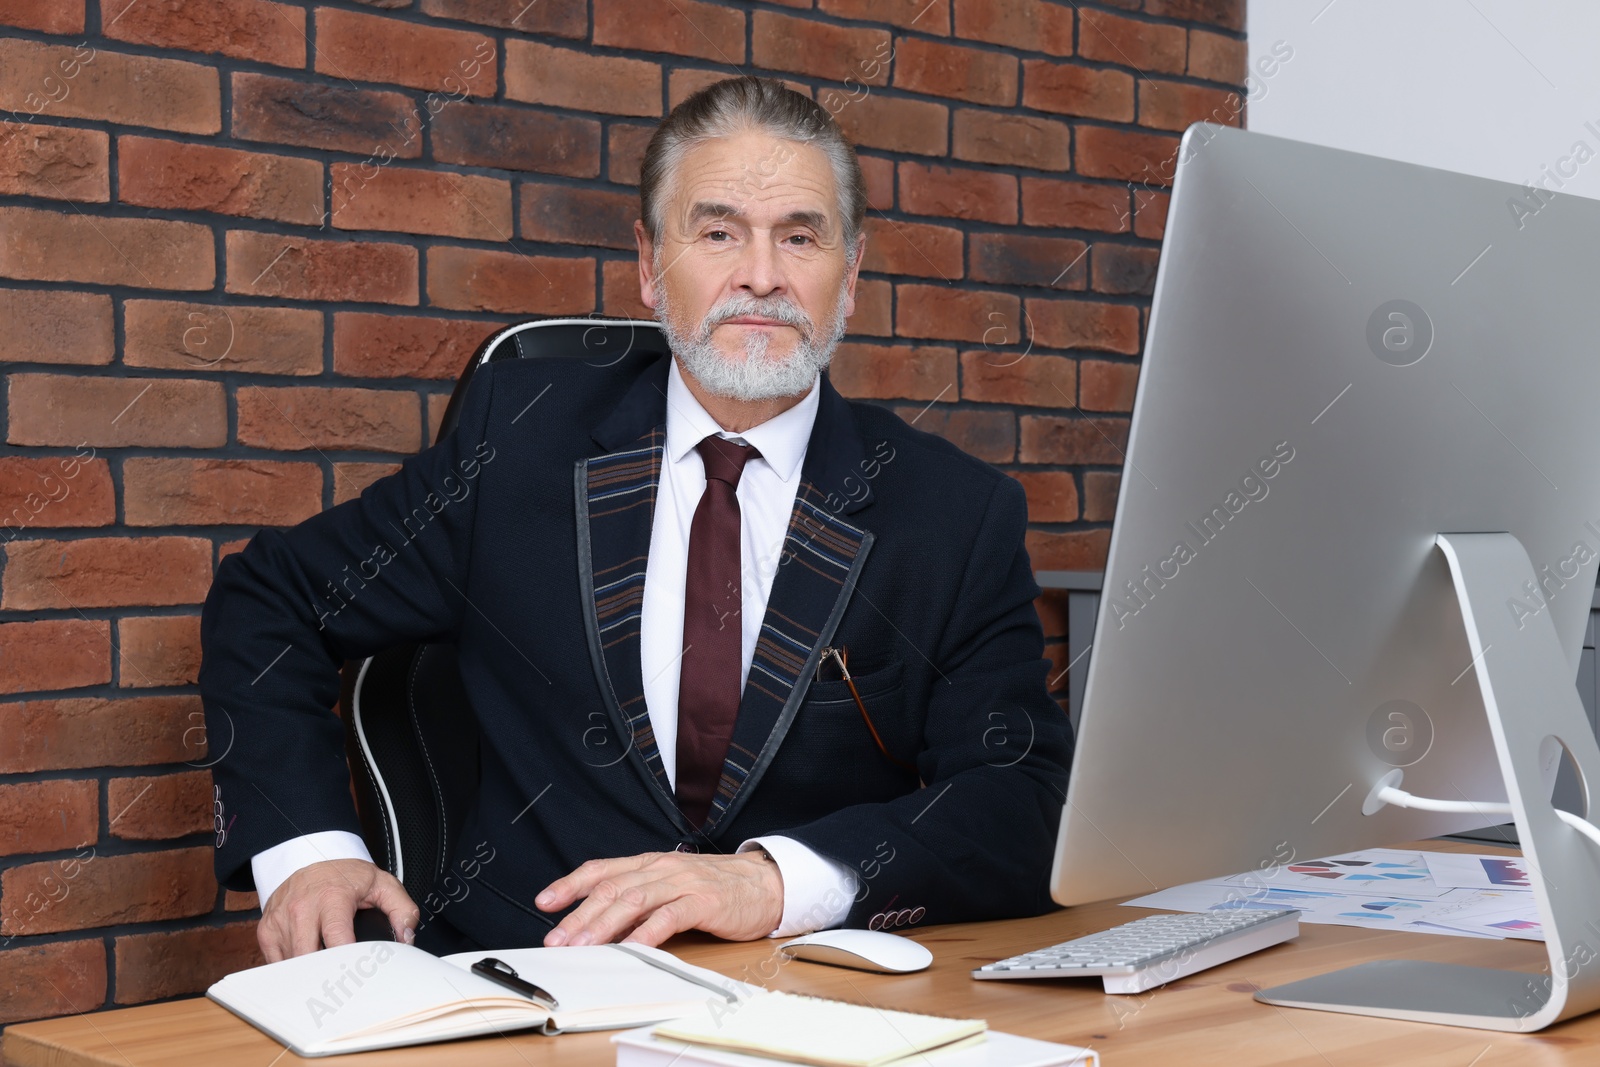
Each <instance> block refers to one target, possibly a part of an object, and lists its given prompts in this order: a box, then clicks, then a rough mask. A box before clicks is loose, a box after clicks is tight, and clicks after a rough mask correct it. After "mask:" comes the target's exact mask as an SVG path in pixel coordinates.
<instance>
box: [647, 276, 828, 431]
mask: <svg viewBox="0 0 1600 1067" xmlns="http://www.w3.org/2000/svg"><path fill="white" fill-rule="evenodd" d="M657 277H658V278H659V277H660V272H659V269H658V271H657ZM847 295H848V293H847V291H846V289H845V288H844V286H840V288H839V299H838V301H837V302H836V303H835V305H834V308H833V322H832V324H831V329H830V330H829V331H828V334H827V335H826V336H824V337H820V338H819V337H818V336H817V328H816V324H815V323H814V322H812V321H811V316H809V315H807V314H806V313H805V312H804V311H802V310H801V309H800V308H799V307H798V306H797V305H795V304H791V303H789V302H788V301H787V300H759V299H757V298H756V297H753V296H750V295H748V294H736V295H734V296H730V297H729V298H728V299H726V300H724V301H723V302H721V303H720V304H717V305H715V306H713V307H712V308H711V310H710V311H708V312H707V313H706V317H705V319H704V320H703V321H702V322H701V323H700V326H699V328H698V329H696V331H695V333H694V336H692V337H685V336H684V335H683V334H682V333H680V332H679V331H678V329H677V327H676V326H675V325H673V322H672V312H671V309H670V308H669V307H668V305H667V295H666V289H665V287H664V286H660V285H658V286H657V288H656V307H655V317H656V321H657V322H659V323H660V324H661V332H662V333H664V334H666V337H667V345H668V346H669V347H670V348H671V349H672V353H673V355H675V356H677V357H678V359H680V360H681V361H682V366H683V369H684V370H685V371H687V372H688V373H689V374H691V375H693V377H694V379H695V381H697V382H699V383H700V386H701V387H702V388H703V389H705V390H706V391H707V392H709V393H711V394H712V395H714V396H723V397H728V398H730V399H733V400H771V399H774V398H777V397H787V396H796V395H798V394H802V393H805V392H807V391H809V390H810V388H811V386H812V384H813V383H815V382H816V380H817V375H818V374H820V373H821V372H822V371H823V370H825V369H826V368H827V366H828V363H829V362H830V361H831V360H832V359H833V352H834V349H836V348H838V346H839V340H840V338H842V337H844V334H845V315H844V306H845V299H846V297H847ZM746 315H755V316H760V317H761V318H767V319H775V320H777V321H778V322H782V323H785V324H787V325H789V326H793V327H795V328H797V329H798V330H799V333H800V340H799V341H798V342H797V343H796V344H795V348H794V352H793V353H792V354H791V355H790V356H789V357H788V358H787V359H779V358H777V357H772V358H769V357H768V349H770V348H771V341H772V335H771V334H770V333H769V332H767V331H765V330H757V331H752V332H751V333H750V334H749V336H748V337H747V339H746V341H745V347H744V358H743V359H738V358H729V357H728V356H727V355H725V354H724V353H723V352H722V350H721V349H719V348H718V347H717V346H716V344H715V343H714V342H713V341H712V340H711V331H712V330H713V329H714V328H716V327H717V326H718V325H720V324H721V323H723V322H726V321H727V320H728V319H736V318H741V317H743V316H746Z"/></svg>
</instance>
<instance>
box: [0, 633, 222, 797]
mask: <svg viewBox="0 0 1600 1067" xmlns="http://www.w3.org/2000/svg"><path fill="white" fill-rule="evenodd" d="M67 621H71V622H73V623H74V624H75V625H78V626H80V627H82V628H84V629H88V628H90V627H91V626H92V627H94V628H95V629H96V630H97V631H98V634H99V637H98V641H99V645H100V647H101V649H102V651H101V656H102V658H103V660H104V662H105V663H106V665H107V671H106V674H105V678H104V679H103V680H105V681H109V680H110V670H109V665H110V654H109V653H110V628H109V624H108V623H106V622H104V621H96V622H94V623H89V622H85V621H82V620H61V621H59V622H57V621H52V622H35V623H0V631H4V629H5V627H7V626H34V627H39V628H40V631H43V629H44V628H46V627H52V626H60V625H62V623H64V622H67ZM45 638H50V642H51V643H50V647H51V648H52V649H53V655H62V654H64V653H65V652H67V651H68V650H70V648H71V647H72V646H71V642H70V641H68V640H66V639H65V636H64V635H51V634H46V633H44V632H39V631H36V636H35V640H42V639H45ZM6 643H7V638H6V637H5V635H4V634H3V632H0V655H3V654H4V649H5V647H6ZM6 677H7V675H6V674H5V673H4V672H0V679H4V678H6ZM206 740H207V738H206V729H205V715H204V713H203V712H202V711H201V709H200V698H199V697H197V696H182V697H179V696H160V697H136V698H131V699H116V700H113V699H107V698H105V697H76V698H71V699H62V700H31V701H26V702H23V703H20V704H0V773H5V774H25V773H28V772H31V771H59V770H74V769H77V768H80V767H138V766H146V765H149V764H152V763H177V762H180V761H188V762H199V761H202V760H204V759H205V758H206V751H207V747H208V746H207V744H206ZM227 743H228V740H227V738H226V737H224V738H220V739H219V740H218V743H217V744H218V751H219V753H220V752H221V751H222V750H223V749H225V748H226V746H227Z"/></svg>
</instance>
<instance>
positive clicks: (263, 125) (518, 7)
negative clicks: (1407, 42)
mask: <svg viewBox="0 0 1600 1067" xmlns="http://www.w3.org/2000/svg"><path fill="white" fill-rule="evenodd" d="M0 23H4V24H6V25H5V28H4V29H3V30H0V109H4V110H3V113H0V120H4V121H3V122H0V361H3V362H4V363H5V364H7V365H6V366H5V367H4V368H0V369H3V372H4V377H5V379H6V381H5V400H4V405H3V407H0V418H3V420H4V421H3V431H4V437H5V449H4V455H3V456H0V552H3V567H4V570H3V572H0V1022H8V1021H16V1020H19V1019H30V1018H37V1017H42V1016H50V1015H57V1014H62V1013H66V1012H69V1011H83V1010H90V1009H94V1008H100V1007H109V1006H113V1005H119V1004H135V1003H140V1002H144V1001H149V1000H153V999H158V998H162V997H170V996H176V995H181V994H189V993H194V992H197V991H199V990H201V989H203V988H204V987H205V986H206V985H207V984H208V983H209V982H211V981H212V980H214V979H215V978H216V977H218V976H219V975H221V974H222V973H224V972H225V971H227V970H230V969H233V968H235V967H238V966H241V965H244V964H247V963H250V962H252V961H253V960H254V959H255V951H254V935H253V923H252V916H253V915H254V914H255V912H254V907H255V900H254V898H253V897H248V896H243V895H238V894H230V893H222V892H219V891H218V887H217V885H216V883H215V881H214V880H213V878H212V874H211V848H210V846H211V825H212V819H211V790H210V781H209V777H208V774H207V772H206V771H205V770H204V765H205V763H206V760H207V750H206V745H205V740H206V739H205V735H204V731H203V730H202V729H200V724H201V719H200V705H199V700H198V698H197V697H196V695H195V688H194V680H195V670H196V665H197V660H198V658H199V651H198V618H199V615H198V613H199V605H200V603H201V602H202V600H203V598H204V596H205V593H206V589H207V586H208V584H209V582H210V580H211V575H212V571H213V568H214V567H215V564H216V560H217V558H218V557H219V556H221V555H224V554H226V553H228V552H230V551H233V550H235V549H236V548H237V547H238V546H239V545H240V544H242V543H243V541H244V540H245V539H247V538H248V537H249V536H250V535H251V533H252V532H253V531H254V529H256V528H257V527H260V526H264V525H283V524H291V523H294V522H297V521H299V520H301V519H304V518H306V517H307V516H309V515H312V514H314V513H316V512H317V511H319V510H321V509H323V508H326V507H329V506H331V505H333V504H335V503H337V502H339V501H342V500H345V499H347V498H349V497H351V496H353V495H355V494H356V493H358V492H359V491H360V490H361V488H362V487H363V486H365V485H366V484H368V483H369V482H371V481H372V480H373V479H374V478H376V477H379V476H380V475H382V474H384V473H385V472H387V471H389V470H392V469H393V468H394V465H395V463H396V461H397V460H398V459H399V458H400V457H402V456H404V455H406V454H408V453H411V452H414V451H415V450H417V449H418V448H420V447H421V446H422V445H423V444H424V442H426V441H428V440H430V439H431V436H432V433H433V428H434V427H435V426H436V425H437V421H438V419H439V417H440V415H441V413H442V411H443V406H444V402H445V399H446V397H447V395H448V393H449V390H450V387H451V384H452V382H453V380H454V378H455V377H456V374H457V373H458V371H459V370H460V368H461V366H462V364H463V363H464V361H465V359H466V357H467V355H468V353H469V352H470V351H471V350H472V349H473V347H474V346H475V345H476V344H477V343H478V342H479V341H480V340H481V339H482V338H483V337H484V336H485V335H486V334H487V333H488V332H489V331H490V330H492V329H493V328H494V327H495V326H496V325H498V324H500V323H502V322H506V321H509V320H511V319H514V318H516V317H518V316H522V315H525V314H528V313H556V312H562V313H565V312H586V311H591V310H597V309H598V310H601V311H604V312H607V313H610V314H629V313H638V314H642V313H645V312H644V309H643V308H642V307H641V306H640V305H639V303H638V288H637V283H636V273H635V270H636V268H635V263H634V255H633V252H632V248H633V239H632V236H631V223H632V220H633V219H634V217H635V216H636V214H637V199H638V198H637V191H636V186H637V181H638V172H639V159H640V155H641V153H642V151H643V148H644V144H645V141H646V139H647V138H648V137H649V134H650V131H651V129H652V127H653V124H654V123H655V122H656V121H657V120H658V119H659V118H660V117H661V116H662V115H663V114H664V113H665V112H666V111H667V110H668V109H669V108H670V107H671V106H672V105H673V104H675V103H677V102H678V101H679V100H681V99H683V98H684V97H685V96H686V95H687V94H688V93H690V92H692V91H693V90H694V89H695V88H697V87H699V86H701V85H704V84H706V83H707V82H709V81H712V80H715V79H717V78H719V77H722V76H724V75H725V74H726V73H728V72H731V71H734V70H736V69H739V70H746V71H762V72H770V73H775V74H779V75H781V76H782V77H784V78H785V79H787V80H788V81H789V82H790V83H791V84H793V85H794V86H795V87H797V88H799V89H801V90H802V91H804V92H806V93H808V94H810V95H812V96H813V97H814V98H816V99H818V100H820V101H821V102H822V103H824V104H825V105H826V106H827V107H828V108H829V110H830V111H833V112H834V113H836V114H837V116H838V118H839V121H840V122H841V124H842V125H843V127H844V129H845V130H846V132H847V133H848V134H849V135H850V137H851V138H852V139H853V140H854V141H855V142H856V143H857V144H859V146H860V148H861V162H862V165H863V167H864V169H865V171H866V175H867V179H868V185H869V188H870V190H871V201H872V202H871V211H870V213H869V218H868V223H867V228H868V240H867V252H866V260H865V264H864V268H863V273H862V279H861V283H860V301H859V308H858V311H857V313H856V316H855V318H854V319H853V320H852V323H851V330H850V337H849V340H848V341H847V343H846V344H844V345H843V346H842V347H841V349H840V351H839V354H838V357H837V359H836V361H835V365H834V370H833V377H834V381H835V382H836V383H837V384H838V386H839V387H840V389H841V390H842V391H843V392H845V393H846V394H848V395H853V396H857V397H863V398H871V399H873V400H875V401H877V402H880V403H883V404H886V405H889V406H891V407H892V408H894V409H895V410H896V411H899V412H901V413H902V414H904V415H905V416H906V417H907V418H908V419H911V418H915V419H916V420H917V425H918V426H921V427H924V428H926V429H929V430H931V431H933V432H936V433H941V434H944V435H946V436H947V437H949V438H951V439H952V440H954V441H956V442H957V443H959V444H960V445H961V446H962V447H964V448H966V449H968V450H969V451H971V452H973V453H974V454H976V455H978V456H981V457H982V458H984V459H986V460H989V461H990V462H992V463H995V464H996V465H998V466H999V467H1001V468H1002V469H1004V470H1006V471H1008V472H1010V473H1012V474H1013V475H1014V476H1015V477H1017V478H1018V479H1020V480H1021V481H1022V482H1023V484H1024V485H1025V486H1026V488H1027V492H1028V498H1029V502H1030V506H1031V509H1032V520H1033V523H1034V528H1033V530H1032V532H1031V533H1030V536H1029V548H1030V550H1031V552H1032V554H1033V561H1034V565H1035V566H1036V567H1038V568H1075V567H1096V566H1098V565H1099V564H1100V563H1101V561H1102V560H1103V557H1104V553H1105V549H1106V544H1107V540H1108V537H1109V530H1108V526H1109V521H1110V518H1111V513H1112V512H1111V507H1112V502H1113V500H1114V498H1115V495H1116V491H1117V479H1118V464H1119V460H1120V456H1121V449H1122V448H1123V446H1124V442H1125V439H1126V436H1127V428H1128V419H1127V414H1128V411H1129V408H1130V405H1131V401H1132V397H1133V387H1134V380H1135V377H1136V375H1137V372H1138V355H1139V348H1140V337H1141V328H1142V323H1143V320H1144V315H1145V311H1146V308H1147V306H1148V303H1149V292H1150V287H1151V281H1152V277H1153V271H1154V267H1155V263H1156V256H1157V253H1158V250H1159V247H1160V243H1159V242H1160V238H1161V233H1162V224H1163V218H1164V213H1165V210H1166V199H1167V198H1166V196H1165V195H1164V194H1163V193H1162V192H1161V188H1162V187H1163V186H1165V185H1166V184H1167V181H1168V179H1170V175H1171V160H1172V156H1173V153H1174V151H1175V149H1176V146H1177V136H1178V132H1179V131H1180V130H1182V129H1183V127H1184V126H1185V125H1187V124H1188V123H1189V122H1191V121H1193V120H1195V119H1199V118H1206V117H1211V118H1216V119H1220V120H1224V121H1237V112H1238V103H1239V101H1238V98H1237V96H1235V95H1232V94H1233V93H1234V91H1235V90H1236V89H1238V88H1239V87H1241V86H1242V84H1243V81H1244V45H1243V40H1242V28H1243V0H1103V2H1102V3H1099V4H1094V5H1091V4H1074V3H1071V2H1070V0H1068V2H1048V0H814V4H813V0H780V2H775V3H753V4H734V3H716V2H708V0H592V3H591V2H590V0H538V2H536V3H527V4H526V6H524V2H523V0H328V2H327V3H323V4H310V3H304V2H292V0H7V2H5V3H3V4H0ZM1040 610H1041V615H1042V617H1043V619H1044V621H1045V626H1046V632H1047V635H1048V637H1049V638H1050V652H1051V655H1052V656H1053V657H1054V658H1055V659H1056V660H1057V666H1058V668H1064V667H1065V665H1066V664H1065V657H1064V656H1063V655H1062V652H1061V650H1062V648H1063V647H1064V646H1063V644H1062V641H1061V638H1062V637H1063V634H1064V628H1065V622H1064V614H1065V612H1064V606H1063V605H1062V604H1061V603H1060V602H1058V601H1056V600H1055V599H1053V598H1049V597H1046V598H1041V601H1040ZM1064 682H1065V679H1064V678H1060V677H1058V679H1057V683H1058V688H1060V689H1062V690H1063V691H1064Z"/></svg>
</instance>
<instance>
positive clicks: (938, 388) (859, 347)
mask: <svg viewBox="0 0 1600 1067" xmlns="http://www.w3.org/2000/svg"><path fill="white" fill-rule="evenodd" d="M828 380H829V381H831V382H833V385H834V388H836V389H838V390H839V392H841V393H843V394H844V395H845V396H848V397H856V398H864V397H871V398H874V399H892V400H938V399H944V400H947V401H948V400H954V399H955V398H956V392H957V390H956V350H955V349H953V348H944V347H940V346H936V345H869V344H859V343H853V342H846V343H845V344H841V345H840V346H839V347H838V349H837V350H836V351H835V352H834V355H833V362H832V363H831V364H829V366H828Z"/></svg>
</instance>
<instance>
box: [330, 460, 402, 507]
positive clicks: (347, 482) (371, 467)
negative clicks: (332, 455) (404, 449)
mask: <svg viewBox="0 0 1600 1067" xmlns="http://www.w3.org/2000/svg"><path fill="white" fill-rule="evenodd" d="M399 469H400V464H398V463H335V464H334V465H333V502H334V503H335V504H343V503H344V502H345V501H346V500H354V499H355V498H356V497H358V496H360V495H361V493H362V490H364V489H366V487H367V486H369V485H371V484H372V483H373V482H375V481H377V480H378V479H379V478H382V477H385V476H387V475H390V474H394V473H395V472H396V471H398V470H399Z"/></svg>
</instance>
